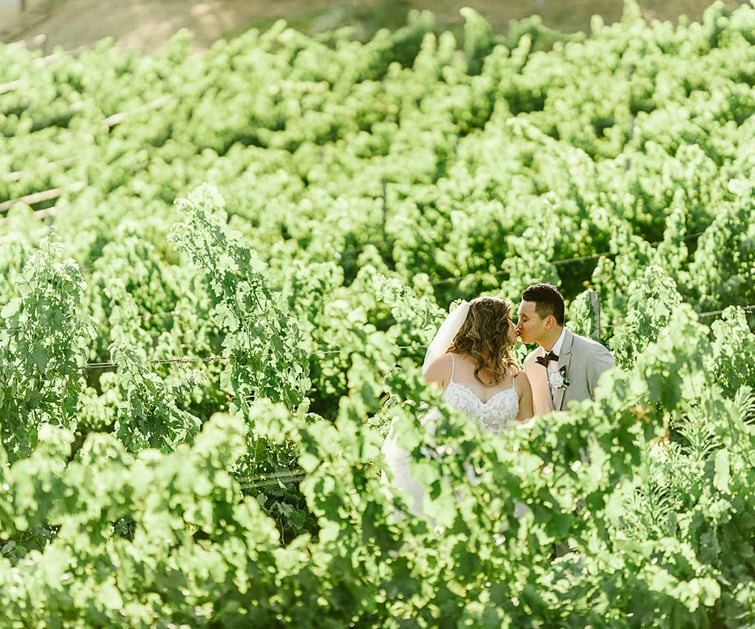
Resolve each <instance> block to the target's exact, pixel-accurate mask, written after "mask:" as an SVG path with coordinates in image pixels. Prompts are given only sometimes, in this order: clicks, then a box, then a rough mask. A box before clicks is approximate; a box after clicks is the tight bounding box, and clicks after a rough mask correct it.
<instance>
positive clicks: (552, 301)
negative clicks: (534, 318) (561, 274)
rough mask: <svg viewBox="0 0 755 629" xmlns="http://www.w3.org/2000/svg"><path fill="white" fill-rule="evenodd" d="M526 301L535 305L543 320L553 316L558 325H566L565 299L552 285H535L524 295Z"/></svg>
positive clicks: (526, 290) (529, 287)
mask: <svg viewBox="0 0 755 629" xmlns="http://www.w3.org/2000/svg"><path fill="white" fill-rule="evenodd" d="M522 299H523V300H524V301H531V302H534V304H535V311H536V312H537V314H538V315H539V316H540V317H541V318H543V319H544V318H545V317H547V316H548V315H553V318H554V319H556V323H558V324H559V325H564V297H563V295H561V293H559V292H558V289H557V288H556V287H555V286H553V285H551V284H533V285H532V286H528V287H527V288H526V289H525V290H524V292H523V293H522Z"/></svg>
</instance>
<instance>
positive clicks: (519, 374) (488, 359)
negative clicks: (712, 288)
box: [382, 284, 615, 513]
mask: <svg viewBox="0 0 755 629" xmlns="http://www.w3.org/2000/svg"><path fill="white" fill-rule="evenodd" d="M564 311H565V308H564V298H563V296H562V295H561V293H560V292H559V291H558V289H557V288H556V287H555V286H552V285H550V284H534V285H532V286H529V287H528V288H527V289H526V290H525V291H524V292H523V293H522V299H521V303H520V304H519V310H518V312H517V319H518V322H517V324H516V325H515V324H514V322H513V321H512V318H511V316H512V305H511V303H510V302H508V301H506V300H505V299H499V298H496V297H478V298H476V299H473V300H471V301H469V302H467V301H464V302H462V303H461V304H460V305H459V306H457V307H456V308H455V309H454V310H453V311H452V312H451V313H450V314H449V315H448V317H447V318H446V320H445V321H444V322H443V324H442V325H441V326H440V328H439V329H438V332H437V334H436V335H435V338H433V340H432V342H431V343H430V346H429V347H428V349H427V353H426V355H425V360H424V363H423V365H422V372H423V374H424V377H425V380H426V381H427V382H428V383H431V384H433V385H436V386H437V387H438V388H440V389H441V390H442V391H443V401H444V402H445V403H446V404H448V405H449V406H454V407H456V408H458V409H459V410H461V411H463V412H464V413H465V414H466V415H467V416H468V417H469V418H470V420H472V421H476V422H478V423H479V425H480V426H481V427H482V428H483V429H484V430H487V431H490V432H493V433H500V432H502V431H503V430H506V429H508V428H510V427H512V426H516V425H530V422H529V421H528V420H530V419H531V418H533V417H535V416H537V415H544V414H546V413H549V412H552V411H560V410H564V409H566V408H567V407H568V405H569V403H571V402H573V401H575V400H584V399H588V398H589V399H593V398H594V394H595V388H596V386H597V384H598V379H599V378H600V375H601V374H602V373H603V372H604V371H606V370H608V369H610V368H611V367H613V366H614V364H615V363H614V359H613V356H612V355H611V353H610V352H609V351H608V350H607V349H606V348H605V347H604V346H603V345H601V344H600V343H598V342H596V341H593V340H591V339H588V338H586V337H584V336H580V335H578V334H575V333H574V332H572V331H571V330H569V329H568V328H566V327H565V325H564ZM517 339H519V340H521V341H522V343H525V344H531V343H534V344H536V347H535V349H534V350H533V351H531V352H530V353H529V354H528V355H527V357H526V358H525V359H524V366H523V367H524V368H523V369H520V368H519V366H518V365H517V364H516V361H515V360H514V358H513V357H512V355H511V350H512V348H513V347H514V346H515V345H516V343H517ZM382 452H383V456H384V459H385V463H386V465H387V467H388V469H389V470H390V471H391V472H392V477H393V484H394V485H395V486H396V487H398V488H400V489H403V490H406V491H408V492H409V494H410V495H411V496H412V497H413V501H414V508H413V509H412V511H414V512H415V513H418V512H421V509H422V508H421V504H422V502H421V501H422V496H423V494H424V489H423V487H421V486H420V485H419V484H418V483H417V482H416V481H414V480H412V479H411V476H410V473H409V472H410V471H409V464H408V454H407V453H406V452H405V451H404V450H403V449H402V448H400V447H399V446H398V444H397V443H396V442H395V440H394V437H393V426H392V427H391V431H390V432H389V434H388V437H387V438H386V440H385V442H384V444H383V448H382ZM385 478H386V477H385V476H384V479H385Z"/></svg>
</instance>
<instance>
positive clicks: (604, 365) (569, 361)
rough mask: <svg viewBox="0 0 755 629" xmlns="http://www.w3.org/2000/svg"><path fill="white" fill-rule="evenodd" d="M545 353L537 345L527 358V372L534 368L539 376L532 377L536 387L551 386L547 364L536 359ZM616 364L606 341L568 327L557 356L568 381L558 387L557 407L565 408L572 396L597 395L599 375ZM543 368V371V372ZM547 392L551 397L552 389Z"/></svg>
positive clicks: (574, 397) (587, 397) (589, 397)
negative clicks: (548, 381)
mask: <svg viewBox="0 0 755 629" xmlns="http://www.w3.org/2000/svg"><path fill="white" fill-rule="evenodd" d="M544 353H545V350H543V348H542V347H538V348H537V349H536V350H534V351H533V352H532V353H530V355H529V356H527V358H526V359H525V369H526V371H527V372H528V374H529V373H531V371H532V370H535V372H534V373H535V375H536V376H537V377H535V378H530V380H531V382H532V386H533V389H534V387H535V386H542V387H549V385H548V384H547V380H546V378H545V374H546V371H545V367H543V366H541V365H538V364H536V363H535V362H534V361H535V358H536V357H537V356H542V355H543V354H544ZM614 365H615V362H614V360H613V356H611V353H610V352H609V351H608V350H607V349H606V348H605V347H603V345H601V344H600V343H598V342H596V341H593V340H591V339H588V338H586V337H584V336H580V335H579V334H574V333H573V332H572V331H571V330H569V329H568V328H565V335H564V342H563V343H562V345H561V352H560V353H559V356H558V369H559V370H560V371H562V373H564V374H565V376H566V380H568V383H569V384H568V385H567V386H566V387H565V388H562V389H557V390H556V395H555V404H554V408H555V410H558V411H560V410H564V409H566V408H567V407H568V406H569V403H570V402H572V401H573V400H586V399H591V400H592V399H594V397H595V387H596V386H597V384H598V379H599V378H600V375H601V374H602V373H603V372H604V371H606V370H608V369H610V368H611V367H613V366H614ZM562 368H563V369H562ZM540 369H542V370H543V371H542V372H540V371H539V370H540ZM541 373H542V376H541ZM533 393H534V391H533ZM547 395H548V396H549V399H550V389H548V391H547Z"/></svg>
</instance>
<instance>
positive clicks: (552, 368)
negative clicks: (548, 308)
mask: <svg viewBox="0 0 755 629" xmlns="http://www.w3.org/2000/svg"><path fill="white" fill-rule="evenodd" d="M565 336H566V328H563V329H562V330H561V336H559V337H558V340H557V341H556V342H555V343H554V344H553V347H552V348H551V351H552V352H553V353H554V354H556V355H557V356H559V357H560V356H561V346H562V345H563V344H564V337H565ZM557 371H558V363H557V362H556V361H554V360H551V361H548V386H549V387H550V390H551V400H553V407H554V408H555V407H556V395H557V390H556V389H555V388H554V387H553V386H551V382H550V376H551V374H552V373H556V372H557Z"/></svg>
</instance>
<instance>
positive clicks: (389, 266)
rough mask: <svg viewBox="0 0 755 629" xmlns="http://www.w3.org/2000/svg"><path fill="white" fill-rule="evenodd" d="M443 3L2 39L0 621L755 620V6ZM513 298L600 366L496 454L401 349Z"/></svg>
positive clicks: (415, 347)
mask: <svg viewBox="0 0 755 629" xmlns="http://www.w3.org/2000/svg"><path fill="white" fill-rule="evenodd" d="M464 17H465V19H466V26H465V28H464V33H463V38H462V39H461V40H459V41H457V39H456V37H455V36H454V35H453V34H452V33H451V32H448V31H441V30H439V29H438V27H437V25H436V24H435V21H434V19H433V16H432V15H431V14H429V13H418V14H412V15H411V16H410V17H409V19H408V22H407V25H406V27H404V28H402V29H398V30H396V31H388V30H383V31H380V32H378V33H377V34H376V35H375V36H374V37H373V38H372V39H371V40H370V41H368V42H365V43H360V42H358V41H355V40H354V39H352V38H351V37H350V35H349V34H348V33H346V32H342V31H339V32H334V33H329V34H327V35H326V36H323V37H322V38H318V39H312V38H308V37H306V36H304V35H303V34H301V33H297V32H296V31H294V30H293V29H290V28H288V27H287V26H286V24H285V23H283V22H279V23H277V24H275V25H274V26H273V27H272V28H271V29H270V30H268V31H266V32H259V31H257V30H251V31H249V32H248V33H245V34H242V35H241V36H239V37H238V38H235V39H233V40H229V41H222V42H218V43H217V44H216V45H215V46H214V47H213V48H212V50H210V51H209V52H208V53H207V54H206V55H203V56H196V55H192V54H190V53H189V48H190V47H189V43H190V36H189V35H188V34H181V35H179V36H177V37H176V38H175V39H174V40H173V41H172V42H171V44H170V45H169V47H168V48H167V49H166V50H165V51H164V52H162V53H160V54H157V55H154V56H139V55H136V54H134V53H121V52H119V51H118V50H116V49H115V47H114V46H112V44H111V43H107V42H103V43H102V44H101V45H100V46H98V47H97V48H96V49H94V50H90V51H86V52H83V53H81V54H80V55H78V56H77V57H73V56H71V55H65V54H60V53H59V54H56V55H54V56H52V57H49V58H46V59H45V60H44V61H42V60H41V59H39V58H38V57H36V56H35V53H31V52H29V51H26V50H23V49H19V48H17V47H2V48H0V62H1V63H0V82H3V83H4V84H5V83H8V84H9V83H11V82H14V81H19V82H20V85H21V86H22V88H21V89H15V90H14V89H9V90H7V91H5V92H3V93H2V94H0V169H2V170H3V172H7V173H10V176H8V177H3V178H1V180H0V202H2V203H4V205H3V208H5V211H7V215H6V217H5V219H4V222H2V224H1V225H0V231H1V232H2V234H0V238H3V239H4V240H3V247H2V248H0V269H1V270H2V273H0V306H1V307H2V310H1V311H0V314H1V316H2V319H3V322H4V326H3V328H2V330H0V375H1V376H2V382H0V386H2V389H1V393H0V434H1V435H2V443H1V444H0V487H1V488H2V491H1V492H0V555H1V556H0V610H2V611H0V617H2V619H3V624H8V625H34V626H37V625H39V626H47V625H51V626H61V625H62V626H69V625H70V626H80V625H88V626H106V625H107V626H110V625H113V626H116V625H123V624H133V625H144V626H153V625H155V626H168V625H187V626H204V625H208V626H209V625H212V626H237V625H239V624H249V625H264V626H269V625H274V626H276V625H289V624H293V625H301V626H313V627H318V626H338V627H340V626H376V625H379V626H386V627H399V626H406V625H417V626H446V625H447V626H456V625H459V624H469V625H471V626H496V627H498V626H520V625H532V624H536V625H542V626H566V627H572V626H575V627H583V626H586V625H600V626H604V625H608V626H646V625H649V624H658V623H661V624H670V625H674V626H676V625H679V626H727V627H740V626H748V625H752V624H753V623H755V617H754V616H753V611H752V610H753V609H755V556H754V555H753V543H752V542H753V539H755V520H753V517H752V515H751V514H752V513H753V512H755V508H754V507H755V505H754V504H753V492H752V487H753V486H754V485H755V478H753V473H754V472H753V470H755V466H754V465H753V456H754V453H755V443H754V439H755V433H754V432H753V422H754V421H755V408H754V406H753V382H755V371H753V369H755V367H753V366H754V365H755V337H754V335H753V331H752V330H753V317H752V308H753V292H752V291H753V283H752V281H751V280H752V277H753V274H754V273H755V268H754V267H753V246H752V243H753V232H752V229H753V225H755V221H753V205H752V155H751V147H750V146H749V144H748V142H747V139H748V138H751V137H752V130H753V127H752V125H753V120H754V118H753V117H752V116H751V115H749V114H750V112H751V111H752V89H751V86H752V76H751V63H749V61H750V57H751V51H752V32H753V29H752V24H753V8H752V7H751V6H747V5H742V6H739V7H737V8H736V9H732V10H729V9H726V8H724V7H723V6H722V5H720V4H714V5H712V6H711V7H710V9H709V10H708V11H707V12H706V14H705V16H704V18H703V20H702V22H701V23H700V24H695V23H688V22H685V21H681V22H680V23H679V24H676V25H672V24H670V23H658V22H654V23H652V24H648V23H646V22H644V21H643V20H642V18H641V16H640V12H639V8H638V7H637V6H636V5H635V4H633V3H631V2H630V3H627V5H626V10H625V15H624V18H623V19H622V21H621V23H619V24H614V25H610V26H609V25H605V24H603V23H601V22H600V20H598V19H595V20H594V21H593V28H592V33H591V34H590V35H589V36H569V37H567V36H562V35H560V34H556V33H553V32H551V31H549V30H547V29H545V28H544V27H543V26H542V25H541V24H539V23H538V22H537V20H530V21H527V22H526V23H520V24H516V25H512V28H511V29H510V32H509V33H508V34H507V35H506V36H504V37H502V36H499V35H497V34H495V33H493V32H492V31H491V29H490V27H489V25H487V24H486V23H485V21H484V19H483V18H482V17H481V16H480V15H479V14H477V13H475V12H473V11H471V10H465V12H464ZM202 182H204V183H202ZM45 190H47V191H52V192H53V193H54V194H55V195H58V196H54V195H53V194H51V193H50V194H48V195H46V196H45V195H43V198H44V199H45V200H42V201H34V200H33V198H32V199H31V200H30V199H29V197H27V196H26V195H30V194H32V193H36V192H42V191H45ZM22 197H25V198H26V199H27V202H26V203H24V202H22V201H18V199H20V198H22ZM177 198H178V199H179V201H178V202H177V203H175V202H174V201H175V199H177ZM6 202H10V203H6ZM50 231H54V232H55V234H54V237H53V238H49V239H47V240H46V238H48V232H50ZM534 281H550V282H553V283H555V284H557V285H559V286H560V287H561V289H562V292H563V293H564V294H565V296H566V298H567V301H568V305H569V314H570V324H571V325H572V326H573V327H574V329H575V330H578V331H581V332H582V333H583V334H586V335H589V336H594V337H596V338H599V339H601V340H602V341H603V342H605V343H606V344H607V345H608V346H609V347H610V348H611V349H612V350H613V352H614V354H615V356H616V359H617V363H618V368H617V369H615V370H612V371H611V372H610V373H609V374H607V375H606V376H605V377H604V378H603V379H602V381H601V383H600V386H599V388H598V391H597V394H596V399H595V401H594V402H591V401H586V402H583V403H581V404H579V405H576V406H574V407H572V408H571V409H570V410H569V411H568V412H565V413H561V414H554V415H550V416H545V417H539V418H537V420H536V421H535V423H534V425H533V426H532V427H531V428H530V429H528V430H518V431H512V432H510V433H506V434H503V435H500V436H493V435H489V434H486V433H482V432H481V431H480V429H479V428H477V427H476V426H474V425H471V424H470V423H469V422H467V421H465V418H464V417H463V416H461V415H459V414H458V412H456V411H454V410H453V409H450V408H446V407H445V406H444V404H443V403H442V401H441V400H440V399H439V398H438V397H437V393H436V392H435V391H434V390H432V389H428V388H426V387H425V385H424V383H423V381H422V379H421V377H420V373H419V370H418V365H419V364H420V363H421V361H422V356H423V352H424V348H425V347H426V345H427V342H428V340H429V339H430V338H431V336H432V334H433V331H434V330H435V329H436V326H437V324H438V322H439V320H440V319H442V317H443V314H444V313H445V312H446V311H447V310H448V308H449V307H450V306H452V305H453V303H454V302H455V301H456V300H458V299H468V298H470V297H471V296H476V295H479V294H493V295H499V296H502V297H505V298H507V299H510V300H511V301H514V302H516V301H518V295H520V293H521V290H522V289H523V288H524V287H525V286H526V285H527V284H529V283H531V282H534ZM593 295H597V296H599V298H600V299H599V306H600V320H599V321H598V320H597V319H596V314H597V310H596V308H595V302H594V301H593V300H592V296H593ZM598 323H599V325H598ZM524 351H525V349H524V348H522V347H519V348H517V350H516V352H517V355H519V356H521V355H522V353H523V352H524ZM430 409H434V410H430ZM428 412H431V413H432V414H433V417H435V430H434V431H429V430H427V428H426V423H423V422H424V419H425V417H426V415H427V413H428ZM389 425H393V426H394V427H396V429H397V434H398V435H399V438H400V441H401V445H402V446H403V447H405V448H406V450H407V451H408V452H409V453H410V457H411V460H412V469H413V472H414V473H415V474H416V477H417V478H419V479H421V480H422V482H423V483H425V484H426V486H427V487H428V498H427V501H426V504H425V511H426V513H427V517H415V516H410V515H408V514H407V504H406V496H403V495H401V494H400V493H394V492H391V491H389V490H388V488H387V487H386V486H385V485H384V484H383V483H382V482H381V472H382V470H381V455H380V445H381V442H382V440H383V438H384V436H385V433H386V431H387V430H388V426H389Z"/></svg>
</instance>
